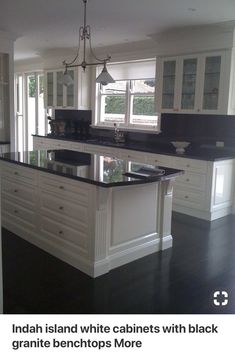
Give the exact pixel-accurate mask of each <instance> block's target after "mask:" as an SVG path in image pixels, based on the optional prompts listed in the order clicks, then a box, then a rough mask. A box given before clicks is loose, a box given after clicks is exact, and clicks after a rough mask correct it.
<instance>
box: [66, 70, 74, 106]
mask: <svg viewBox="0 0 235 352" xmlns="http://www.w3.org/2000/svg"><path fill="white" fill-rule="evenodd" d="M68 74H69V75H70V77H71V78H72V80H73V83H71V84H70V85H69V86H68V87H67V93H66V101H67V104H66V105H67V106H71V107H73V106H74V71H73V70H68Z"/></svg>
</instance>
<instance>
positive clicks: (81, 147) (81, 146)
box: [69, 143, 84, 152]
mask: <svg viewBox="0 0 235 352" xmlns="http://www.w3.org/2000/svg"><path fill="white" fill-rule="evenodd" d="M69 149H70V150H74V151H78V152H83V151H84V144H82V143H70V144H69Z"/></svg>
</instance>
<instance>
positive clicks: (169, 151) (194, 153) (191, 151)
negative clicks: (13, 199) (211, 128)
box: [35, 135, 235, 161]
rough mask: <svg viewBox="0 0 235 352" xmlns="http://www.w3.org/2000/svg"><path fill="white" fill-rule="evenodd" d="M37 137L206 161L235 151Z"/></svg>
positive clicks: (233, 156)
mask: <svg viewBox="0 0 235 352" xmlns="http://www.w3.org/2000/svg"><path fill="white" fill-rule="evenodd" d="M35 136H37V137H43V138H50V139H57V140H65V141H70V142H71V141H73V142H78V143H87V144H94V145H101V146H107V147H112V148H122V149H130V150H136V151H141V152H147V153H154V154H163V155H170V156H176V157H182V158H191V159H198V160H206V161H221V160H227V159H235V151H232V150H226V149H224V148H215V147H214V148H213V147H208V146H195V145H192V146H189V147H187V148H186V149H185V153H184V154H178V153H176V151H175V148H174V146H173V145H172V144H171V143H156V144H147V143H144V142H134V141H131V142H125V143H115V142H114V141H112V140H107V139H106V140H105V139H92V138H91V139H86V140H85V139H80V140H79V139H77V138H75V137H58V136H52V135H47V136H41V135H35Z"/></svg>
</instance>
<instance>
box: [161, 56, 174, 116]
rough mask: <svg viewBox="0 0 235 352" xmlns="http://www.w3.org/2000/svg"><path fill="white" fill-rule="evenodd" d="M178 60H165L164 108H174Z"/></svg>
mask: <svg viewBox="0 0 235 352" xmlns="http://www.w3.org/2000/svg"><path fill="white" fill-rule="evenodd" d="M175 75H176V60H170V61H164V64H163V83H162V109H173V107H174V96H175Z"/></svg>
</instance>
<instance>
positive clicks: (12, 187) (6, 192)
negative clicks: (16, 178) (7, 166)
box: [2, 178, 36, 206]
mask: <svg viewBox="0 0 235 352" xmlns="http://www.w3.org/2000/svg"><path fill="white" fill-rule="evenodd" d="M2 196H3V198H4V197H11V198H12V199H15V200H17V201H18V202H22V201H23V202H25V201H26V202H28V203H29V204H28V206H32V205H35V203H36V193H35V189H34V188H33V187H30V186H28V185H27V186H24V185H20V184H19V183H14V182H11V181H9V179H8V180H7V179H5V178H2Z"/></svg>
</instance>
